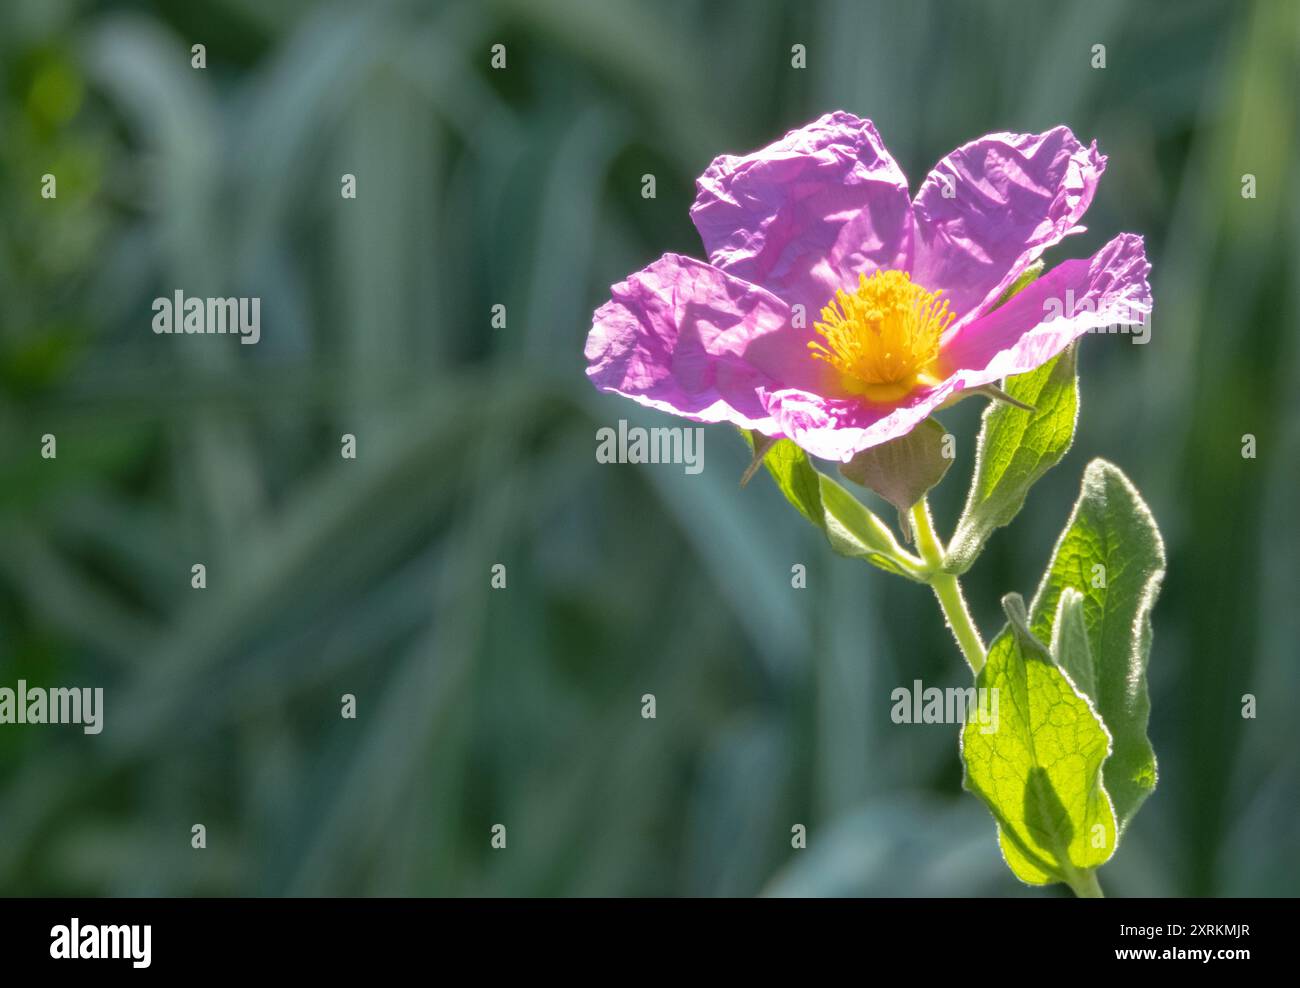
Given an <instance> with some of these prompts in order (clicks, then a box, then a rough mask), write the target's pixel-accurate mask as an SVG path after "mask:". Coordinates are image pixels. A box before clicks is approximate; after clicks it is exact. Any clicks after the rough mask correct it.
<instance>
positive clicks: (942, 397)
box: [764, 378, 961, 463]
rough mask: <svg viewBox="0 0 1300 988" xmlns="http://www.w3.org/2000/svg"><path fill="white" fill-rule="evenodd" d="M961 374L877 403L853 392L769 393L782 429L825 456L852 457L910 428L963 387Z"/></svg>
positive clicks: (844, 459)
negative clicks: (896, 400)
mask: <svg viewBox="0 0 1300 988" xmlns="http://www.w3.org/2000/svg"><path fill="white" fill-rule="evenodd" d="M960 386H961V381H960V380H959V379H957V378H952V379H950V380H947V381H944V382H942V383H941V384H939V385H937V386H936V387H933V388H930V389H928V390H925V391H919V392H916V393H914V394H911V395H909V396H908V397H907V398H905V399H903V400H902V401H901V402H899V403H898V404H896V405H873V404H867V403H866V402H863V401H860V400H858V399H853V398H828V397H825V396H823V395H820V394H816V393H813V392H810V391H804V390H800V389H795V388H787V389H783V390H779V391H774V392H772V393H770V394H768V395H765V396H764V404H765V405H766V406H767V410H768V413H769V414H770V415H771V416H772V419H773V421H774V422H775V423H776V425H777V427H778V428H779V429H780V430H781V434H782V435H785V436H787V437H789V438H790V439H791V440H793V441H794V443H795V444H796V445H798V446H801V447H802V448H803V449H804V450H806V451H807V452H809V453H811V454H812V455H813V456H819V457H821V458H822V459H824V460H838V461H840V462H841V463H847V462H848V461H849V460H851V459H853V457H854V456H855V455H856V454H858V453H860V452H862V451H863V450H864V449H869V448H871V447H872V446H879V445H880V444H881V443H886V442H889V440H891V439H897V438H898V437H899V436H904V435H906V434H907V433H909V432H911V431H912V430H913V429H915V428H916V427H917V426H918V425H920V424H921V423H922V422H924V421H925V420H926V418H927V417H929V415H930V413H931V412H933V411H935V410H936V409H937V408H938V407H939V406H940V405H942V404H943V403H944V402H945V401H947V400H948V399H949V398H950V397H952V395H953V394H955V393H956V392H957V391H958V390H960Z"/></svg>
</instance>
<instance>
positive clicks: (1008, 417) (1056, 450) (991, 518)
mask: <svg viewBox="0 0 1300 988" xmlns="http://www.w3.org/2000/svg"><path fill="white" fill-rule="evenodd" d="M1076 349H1077V348H1076V347H1075V346H1071V347H1069V348H1067V349H1066V350H1064V351H1063V352H1062V353H1060V354H1058V355H1057V356H1056V357H1054V358H1053V359H1052V360H1049V361H1048V362H1047V363H1045V364H1043V366H1041V367H1039V368H1037V369H1036V370H1032V371H1030V372H1029V373H1028V374H1019V375H1017V376H1015V377H1009V378H1007V380H1006V383H1005V390H1006V392H1007V394H1009V395H1010V396H1011V397H1013V398H1015V399H1017V400H1019V401H1022V402H1024V403H1025V404H1027V405H1032V406H1033V407H1034V410H1033V411H1025V410H1024V409H1020V408H1016V407H1015V406H1014V405H1009V404H1007V403H1005V402H1000V401H995V402H990V403H989V406H988V408H986V409H985V410H984V419H983V422H982V424H981V426H980V434H979V439H978V440H977V441H976V445H975V474H974V476H973V477H972V479H971V486H970V492H969V493H968V494H967V496H966V507H965V508H964V509H963V510H962V513H961V518H960V519H958V521H957V528H956V530H955V531H954V532H953V537H952V539H951V540H949V544H948V552H947V555H946V556H945V558H944V568H945V569H947V570H948V571H949V572H951V573H964V572H965V571H966V570H968V569H970V567H971V564H972V563H974V562H975V558H976V557H977V556H978V555H979V552H980V550H981V549H982V548H983V547H984V543H985V542H986V541H987V540H988V537H989V536H990V535H992V534H993V532H994V530H995V529H998V528H1000V527H1002V526H1003V525H1006V524H1009V523H1010V522H1011V520H1012V519H1013V518H1015V516H1016V515H1017V514H1018V513H1019V511H1020V509H1021V507H1023V506H1024V503H1025V497H1026V496H1027V495H1028V494H1029V489H1030V488H1031V487H1033V485H1034V484H1035V483H1036V482H1037V481H1038V479H1039V478H1040V477H1042V476H1043V474H1045V473H1047V471H1048V470H1050V469H1051V468H1052V467H1054V466H1055V465H1056V464H1057V463H1059V462H1060V461H1061V457H1063V456H1064V455H1065V454H1066V451H1067V450H1069V448H1070V443H1071V442H1073V440H1074V426H1075V422H1076V420H1077V419H1078V414H1079V388H1078V375H1077V373H1076V364H1077V357H1076Z"/></svg>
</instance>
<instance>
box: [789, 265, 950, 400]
mask: <svg viewBox="0 0 1300 988" xmlns="http://www.w3.org/2000/svg"><path fill="white" fill-rule="evenodd" d="M941 294H942V292H927V291H926V290H925V289H924V288H922V287H921V286H920V285H917V284H914V283H913V282H912V279H911V278H910V277H909V276H908V274H907V272H905V271H877V272H876V273H875V274H873V275H872V276H871V277H870V278H868V277H867V276H866V275H865V274H863V275H859V276H858V287H857V290H856V291H854V292H853V293H852V294H849V293H848V292H846V291H844V290H842V289H841V290H840V291H837V292H836V293H835V297H834V298H833V299H831V300H830V302H828V303H827V304H826V307H825V308H824V309H822V313H821V321H820V322H817V323H814V324H813V328H814V329H816V330H817V332H818V334H819V335H820V336H821V337H822V339H823V340H824V341H825V342H824V343H823V342H818V341H814V342H812V343H809V344H808V349H809V350H811V351H812V355H813V359H815V360H824V361H826V362H827V363H828V364H830V365H831V366H832V367H834V368H835V369H836V370H837V371H839V372H840V374H841V375H842V378H843V380H842V383H843V386H844V387H846V388H847V389H848V390H850V391H852V392H854V393H856V394H860V395H863V396H864V397H866V398H868V399H871V400H873V401H896V400H898V399H899V398H901V397H903V396H904V395H906V394H908V393H909V392H910V391H911V390H912V389H913V388H915V387H916V386H917V384H919V383H929V382H930V380H932V379H931V375H930V373H929V372H930V370H931V368H932V367H933V365H934V363H935V361H936V360H937V359H938V357H939V338H940V337H941V336H942V335H943V331H944V330H945V329H947V328H948V325H949V324H950V323H951V322H952V321H953V319H954V318H955V316H954V313H952V312H949V311H948V300H947V299H942V300H941V299H940V298H939V296H940V295H941Z"/></svg>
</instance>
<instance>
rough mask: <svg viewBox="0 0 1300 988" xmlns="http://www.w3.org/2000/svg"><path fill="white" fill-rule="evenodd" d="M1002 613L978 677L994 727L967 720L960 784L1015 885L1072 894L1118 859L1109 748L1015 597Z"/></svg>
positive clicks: (1093, 715) (1006, 600) (1005, 602)
mask: <svg viewBox="0 0 1300 988" xmlns="http://www.w3.org/2000/svg"><path fill="white" fill-rule="evenodd" d="M1002 606H1003V609H1004V610H1005V611H1006V614H1007V621H1008V625H1007V627H1006V628H1005V629H1004V630H1003V631H1002V633H1001V634H1000V635H998V637H997V638H996V639H994V641H993V643H992V645H990V646H989V652H988V661H987V662H986V663H985V665H984V667H983V668H982V669H981V670H980V673H979V676H978V677H976V686H977V687H978V688H979V689H986V690H997V694H996V696H997V707H996V711H997V716H996V718H994V721H993V723H992V724H988V723H984V722H982V719H981V718H971V719H970V720H969V721H968V723H967V724H966V726H965V728H963V730H962V735H961V737H962V760H963V762H964V764H965V770H966V775H965V781H964V784H965V786H966V788H967V789H969V790H970V791H971V792H973V793H975V794H976V795H978V796H979V797H980V798H981V799H982V800H984V802H985V803H986V804H987V805H988V807H989V809H990V810H991V811H992V813H993V817H994V819H995V820H996V821H997V824H998V836H999V840H1000V842H1001V845H1002V853H1003V856H1004V857H1005V858H1006V861H1007V865H1008V866H1009V867H1010V868H1011V870H1012V871H1013V872H1014V873H1015V874H1016V877H1017V878H1019V879H1020V880H1021V881H1023V882H1027V883H1029V884H1031V885H1045V884H1048V883H1050V882H1069V883H1070V884H1071V885H1075V884H1076V883H1077V882H1078V881H1079V880H1080V878H1081V876H1083V875H1084V874H1085V873H1086V872H1089V871H1091V870H1092V869H1094V868H1097V867H1098V866H1100V865H1101V864H1103V863H1105V862H1106V861H1107V860H1108V859H1109V858H1110V856H1111V854H1113V853H1114V851H1115V840H1116V824H1115V815H1114V812H1113V811H1112V808H1111V801H1110V798H1109V797H1108V796H1107V794H1106V791H1105V789H1104V788H1103V786H1102V775H1101V768H1102V763H1103V761H1104V760H1105V758H1106V755H1107V754H1108V752H1109V751H1110V738H1109V736H1108V735H1107V733H1106V728H1105V727H1104V726H1103V725H1102V722H1101V720H1100V718H1098V716H1097V715H1096V713H1095V712H1094V711H1093V709H1092V706H1091V705H1090V704H1089V703H1088V701H1087V700H1086V699H1084V698H1083V697H1082V696H1080V695H1079V693H1078V692H1077V691H1076V690H1075V688H1074V687H1073V686H1072V685H1071V684H1070V681H1069V680H1068V679H1067V678H1066V677H1065V676H1064V675H1063V674H1062V673H1061V670H1060V669H1059V668H1058V667H1057V665H1056V663H1055V662H1053V661H1052V657H1051V655H1050V654H1049V653H1048V651H1047V649H1046V648H1045V647H1044V646H1043V645H1042V643H1041V642H1039V641H1038V640H1037V639H1036V638H1035V637H1034V636H1033V635H1032V634H1031V633H1030V631H1029V629H1028V627H1027V618H1026V615H1025V605H1024V601H1023V600H1021V598H1020V596H1019V595H1017V594H1008V595H1007V596H1006V597H1004V598H1003V600H1002ZM989 696H990V704H989V707H990V709H992V701H991V697H992V694H989Z"/></svg>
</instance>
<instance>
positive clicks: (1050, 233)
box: [912, 127, 1106, 332]
mask: <svg viewBox="0 0 1300 988" xmlns="http://www.w3.org/2000/svg"><path fill="white" fill-rule="evenodd" d="M1105 167H1106V158H1105V156H1104V155H1101V154H1099V153H1098V151H1097V144H1096V142H1095V141H1094V142H1093V144H1092V146H1091V147H1087V148H1085V147H1084V146H1083V145H1082V144H1080V143H1079V142H1078V141H1077V140H1076V139H1075V136H1074V134H1073V133H1071V131H1070V129H1069V128H1068V127H1055V128H1053V129H1052V130H1049V131H1046V132H1045V133H1042V134H1005V133H1003V134H989V135H987V136H986V137H981V138H979V140H975V141H971V142H970V143H969V144H964V145H962V146H961V147H960V148H958V149H957V150H956V151H953V152H952V153H951V154H949V155H948V156H947V157H945V158H944V159H943V160H942V161H940V162H939V163H938V164H937V165H936V166H935V167H934V170H933V171H931V172H930V174H929V176H927V178H926V180H925V181H924V182H923V183H922V184H921V188H920V189H919V190H918V192H917V194H916V199H915V201H914V203H913V214H914V216H915V220H916V239H915V257H914V260H913V264H912V277H913V280H915V281H917V282H918V283H919V284H922V285H924V286H925V287H926V288H927V289H928V290H930V291H935V290H940V289H941V290H942V291H943V292H944V294H945V297H946V298H947V299H948V302H949V305H950V306H951V307H952V311H953V312H955V313H956V314H957V321H956V322H955V323H954V325H953V327H952V329H951V330H950V332H952V331H954V330H956V329H959V328H960V327H961V326H962V325H963V324H965V323H967V322H971V321H973V320H974V319H977V318H979V316H980V315H982V314H983V313H984V312H985V311H986V310H987V309H988V308H989V307H990V306H992V305H993V304H994V303H995V302H997V300H998V299H999V298H1000V297H1001V295H1002V293H1003V292H1004V291H1006V289H1007V288H1009V287H1010V286H1011V284H1012V282H1014V281H1015V280H1016V278H1017V277H1019V276H1020V274H1021V273H1022V272H1023V271H1024V270H1025V268H1027V267H1028V266H1029V265H1030V264H1032V263H1033V262H1034V261H1035V260H1036V259H1037V258H1038V257H1039V255H1041V254H1042V253H1043V251H1044V250H1046V249H1047V248H1048V247H1051V246H1052V245H1053V244H1056V243H1058V242H1060V240H1061V239H1062V238H1064V237H1065V236H1066V235H1068V234H1070V233H1073V232H1076V231H1077V230H1078V229H1081V228H1080V227H1078V226H1077V224H1078V221H1079V218H1080V217H1081V216H1082V215H1083V214H1084V212H1085V211H1086V210H1087V209H1088V206H1089V204H1091V202H1092V197H1093V193H1094V192H1095V191H1096V188H1097V183H1098V181H1099V180H1100V178H1101V174H1102V172H1103V171H1104V170H1105Z"/></svg>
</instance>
